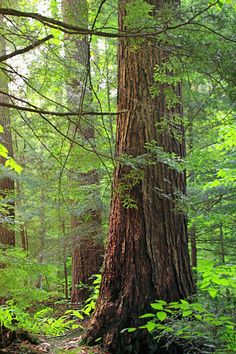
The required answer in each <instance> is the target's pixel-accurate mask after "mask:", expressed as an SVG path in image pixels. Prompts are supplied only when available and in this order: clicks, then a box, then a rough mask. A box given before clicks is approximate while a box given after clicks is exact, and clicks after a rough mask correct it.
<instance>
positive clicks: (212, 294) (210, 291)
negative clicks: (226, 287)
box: [208, 288, 217, 299]
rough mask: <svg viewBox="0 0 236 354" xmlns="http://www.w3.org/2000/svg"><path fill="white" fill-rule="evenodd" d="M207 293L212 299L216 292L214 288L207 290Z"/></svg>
mask: <svg viewBox="0 0 236 354" xmlns="http://www.w3.org/2000/svg"><path fill="white" fill-rule="evenodd" d="M208 292H209V295H210V297H212V299H214V298H215V297H216V295H217V290H216V289H214V288H210V289H208Z"/></svg>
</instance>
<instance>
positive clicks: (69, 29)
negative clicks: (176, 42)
mask: <svg viewBox="0 0 236 354" xmlns="http://www.w3.org/2000/svg"><path fill="white" fill-rule="evenodd" d="M218 2H219V0H216V1H215V2H214V3H211V4H209V5H208V6H207V7H206V8H204V9H203V10H201V11H200V12H198V13H195V14H194V15H193V16H192V17H191V18H189V19H188V20H187V21H185V22H182V23H179V24H177V25H174V26H166V27H164V28H159V29H158V30H156V31H155V30H154V31H153V32H142V31H140V32H132V33H121V32H118V31H117V33H112V32H104V31H98V30H94V29H88V28H81V27H78V26H75V25H70V24H68V23H65V22H62V21H59V20H55V19H54V18H51V17H47V16H42V15H40V14H38V13H34V12H23V11H18V10H14V9H7V8H0V14H2V15H10V16H17V17H26V18H32V19H35V20H37V21H39V22H41V23H43V24H44V25H46V26H48V27H51V28H56V29H58V30H60V31H63V32H65V33H69V34H82V35H96V36H100V37H108V38H145V37H152V36H156V35H159V34H161V33H164V32H166V31H169V30H175V29H178V28H181V27H183V26H186V25H189V24H191V22H192V21H193V20H195V19H196V18H197V17H198V16H200V15H202V14H203V13H205V12H207V11H208V10H209V9H210V8H212V7H213V6H215V5H216V4H218ZM102 5H103V2H102Z"/></svg>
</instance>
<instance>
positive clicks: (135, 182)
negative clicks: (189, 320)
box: [85, 0, 194, 354]
mask: <svg viewBox="0 0 236 354" xmlns="http://www.w3.org/2000/svg"><path fill="white" fill-rule="evenodd" d="M149 3H151V4H152V5H154V6H155V7H156V8H158V7H159V6H160V5H161V4H160V3H159V2H158V1H149ZM125 4H126V1H125V0H120V8H119V28H120V30H121V31H122V30H124V29H125V27H124V22H123V20H124V15H125ZM118 57H119V89H118V110H119V111H120V110H127V112H128V113H126V114H119V115H118V119H117V137H116V155H117V157H118V158H121V157H123V158H124V156H125V155H128V156H129V157H132V158H133V159H135V158H137V161H138V157H145V156H146V158H147V162H146V164H141V166H139V165H138V164H137V166H136V167H135V168H132V167H130V165H131V164H125V163H121V162H118V163H117V166H116V169H115V173H114V184H113V191H114V194H113V200H112V207H111V214H110V229H109V241H108V245H107V251H106V255H105V262H104V272H103V276H102V284H101V289H100V297H99V299H98V302H97V308H96V311H95V314H94V316H93V318H92V320H91V323H90V327H89V328H88V332H87V334H86V335H85V338H86V339H87V340H88V341H91V342H93V341H94V340H95V339H96V338H99V337H102V342H103V344H104V345H106V346H107V347H108V349H109V350H110V351H111V353H116V354H119V353H122V354H124V353H136V354H137V353H152V352H156V353H162V351H161V350H160V348H159V349H157V348H155V346H153V343H152V341H151V340H150V337H149V336H148V335H147V333H143V332H142V331H137V332H134V333H132V334H131V333H125V334H121V330H122V329H123V328H127V327H134V326H137V325H138V324H139V323H140V320H139V319H138V316H139V315H141V314H142V313H144V312H147V311H148V309H149V306H150V302H152V301H153V300H154V299H164V300H167V301H174V300H178V299H181V298H186V297H187V296H189V295H190V294H192V293H193V291H194V286H193V281H192V275H191V270H190V261H189V255H188V239H187V223H186V215H185V214H184V212H183V211H182V210H181V208H179V206H178V200H179V198H180V196H181V195H183V194H185V174H184V172H182V171H178V170H177V169H175V168H171V167H170V166H168V164H166V163H163V162H160V161H158V157H157V159H156V158H155V156H151V157H150V149H149V148H148V144H151V145H153V142H155V144H157V145H158V146H159V147H161V148H162V149H163V150H164V152H166V153H174V154H176V155H177V156H178V157H180V158H183V157H184V156H185V143H184V130H183V125H182V123H181V117H182V105H181V103H176V104H175V105H174V106H172V107H171V108H168V103H167V99H166V97H165V89H166V88H167V85H166V84H160V85H159V94H158V95H157V96H156V97H153V96H152V94H151V92H150V91H151V87H152V86H153V84H154V82H153V75H154V68H155V66H156V65H162V64H163V63H164V62H166V61H167V60H168V57H167V56H166V54H165V52H164V51H160V49H159V48H158V46H157V45H155V43H151V44H150V43H149V44H148V43H146V42H145V43H143V44H140V45H139V47H138V50H135V49H134V48H133V47H132V46H131V45H130V44H129V43H128V41H127V40H126V39H121V40H120V43H119V52H118ZM170 75H171V73H170ZM168 88H169V87H168ZM172 90H173V92H174V94H175V95H176V97H178V100H179V101H181V85H180V84H178V85H176V86H175V87H172ZM163 123H165V125H166V124H167V128H166V129H159V130H158V129H157V126H163V125H164V124H163ZM173 127H174V128H173ZM176 133H177V134H176ZM151 155H152V154H151ZM149 158H150V160H149ZM124 192H125V193H124ZM164 352H165V351H164V350H163V353H164Z"/></svg>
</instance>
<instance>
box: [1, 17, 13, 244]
mask: <svg viewBox="0 0 236 354" xmlns="http://www.w3.org/2000/svg"><path fill="white" fill-rule="evenodd" d="M0 26H3V16H2V15H0ZM5 53H6V43H5V39H4V37H2V36H0V55H4V54H5ZM2 68H3V67H0V90H1V91H2V92H5V94H3V93H0V101H2V102H8V96H7V93H8V78H7V76H6V75H5V73H4V71H3V70H2ZM0 124H1V126H2V127H3V129H4V131H3V133H1V137H0V139H1V141H0V142H1V144H2V145H4V146H5V147H6V148H7V150H8V155H9V156H11V157H12V156H13V146H12V135H11V130H10V110H9V108H7V107H1V108H0ZM5 161H6V159H5V158H4V157H2V156H0V165H2V166H4V164H5ZM0 198H1V203H2V204H3V206H1V208H2V212H0V243H2V244H4V245H9V246H14V245H15V231H14V218H15V211H14V181H13V179H12V178H10V177H6V176H5V175H4V172H3V173H2V174H1V176H0Z"/></svg>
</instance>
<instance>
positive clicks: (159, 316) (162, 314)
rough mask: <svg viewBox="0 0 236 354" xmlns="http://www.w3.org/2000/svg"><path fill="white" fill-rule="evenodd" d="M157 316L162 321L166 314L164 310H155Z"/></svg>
mask: <svg viewBox="0 0 236 354" xmlns="http://www.w3.org/2000/svg"><path fill="white" fill-rule="evenodd" d="M157 317H158V319H159V320H160V321H164V320H165V319H166V317H167V314H166V312H163V311H159V312H157Z"/></svg>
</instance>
